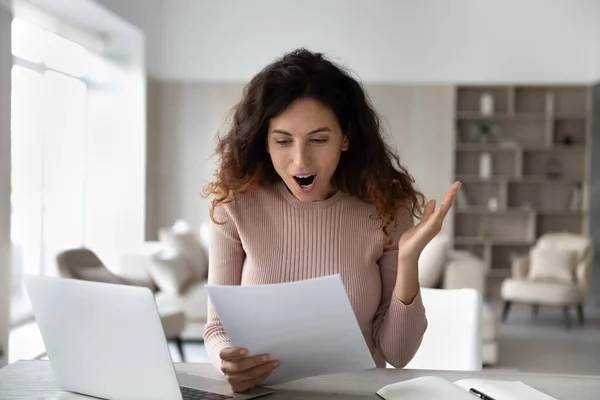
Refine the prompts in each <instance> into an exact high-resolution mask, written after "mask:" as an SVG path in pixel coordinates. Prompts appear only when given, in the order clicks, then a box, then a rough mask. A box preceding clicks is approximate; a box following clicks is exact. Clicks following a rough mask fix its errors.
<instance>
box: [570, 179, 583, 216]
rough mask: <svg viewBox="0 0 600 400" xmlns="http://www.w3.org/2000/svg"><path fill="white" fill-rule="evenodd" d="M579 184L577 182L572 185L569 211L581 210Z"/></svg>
mask: <svg viewBox="0 0 600 400" xmlns="http://www.w3.org/2000/svg"><path fill="white" fill-rule="evenodd" d="M581 199H582V193H581V184H580V183H577V184H576V185H575V186H574V187H573V191H572V192H571V204H570V205H569V209H570V210H571V211H580V210H581Z"/></svg>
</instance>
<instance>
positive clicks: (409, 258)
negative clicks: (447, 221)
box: [398, 181, 461, 265]
mask: <svg viewBox="0 0 600 400" xmlns="http://www.w3.org/2000/svg"><path fill="white" fill-rule="evenodd" d="M460 186H461V183H460V182H458V181H457V182H454V183H453V184H452V186H450V189H449V190H448V192H447V193H446V197H445V198H444V201H443V202H442V204H441V205H440V206H439V207H438V208H436V207H435V200H429V201H428V202H427V204H426V205H425V210H424V211H423V218H422V219H421V221H420V222H419V223H418V224H417V225H415V226H413V227H411V228H410V229H408V230H407V231H406V232H404V234H403V235H402V237H401V238H400V241H399V242H398V259H399V260H402V261H406V262H407V263H408V264H409V265H410V264H412V265H414V264H416V263H417V262H418V260H419V256H420V255H421V252H422V251H423V249H424V248H425V246H426V245H427V243H429V242H430V241H431V239H433V238H434V237H435V236H436V235H437V234H438V233H439V232H440V230H441V229H442V223H443V222H444V218H446V215H447V214H448V211H449V210H450V207H452V204H453V203H454V198H455V197H456V192H457V191H458V189H459V188H460Z"/></svg>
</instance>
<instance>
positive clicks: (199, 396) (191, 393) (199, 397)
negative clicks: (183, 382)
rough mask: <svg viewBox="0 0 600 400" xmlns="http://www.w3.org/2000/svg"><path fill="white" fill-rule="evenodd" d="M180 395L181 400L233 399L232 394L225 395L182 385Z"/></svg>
mask: <svg viewBox="0 0 600 400" xmlns="http://www.w3.org/2000/svg"><path fill="white" fill-rule="evenodd" d="M180 388H181V395H182V396H183V400H225V399H233V397H232V396H225V395H223V394H218V393H211V392H205V391H202V390H198V389H192V388H188V387H184V386H180Z"/></svg>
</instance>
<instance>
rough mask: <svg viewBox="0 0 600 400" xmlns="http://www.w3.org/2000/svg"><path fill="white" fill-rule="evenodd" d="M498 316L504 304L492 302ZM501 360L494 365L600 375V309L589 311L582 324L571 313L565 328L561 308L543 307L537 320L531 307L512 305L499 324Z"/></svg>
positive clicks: (532, 370) (545, 371)
mask: <svg viewBox="0 0 600 400" xmlns="http://www.w3.org/2000/svg"><path fill="white" fill-rule="evenodd" d="M493 308H494V311H495V313H496V315H497V316H500V313H501V304H500V303H494V304H493ZM498 328H499V332H498V333H499V340H498V346H499V360H498V364H497V365H496V366H495V368H499V369H512V370H518V371H521V372H541V373H559V374H581V375H600V310H598V309H596V310H586V321H585V324H584V325H583V326H581V325H579V324H578V323H577V321H576V313H575V312H573V313H572V327H571V329H570V330H567V329H566V328H565V325H564V323H563V311H562V309H560V308H552V307H546V308H544V307H540V310H539V315H538V318H537V319H536V320H533V319H532V316H531V307H529V306H526V305H517V304H515V305H513V307H512V309H511V312H510V315H509V317H508V320H507V322H506V323H500V324H499V326H498Z"/></svg>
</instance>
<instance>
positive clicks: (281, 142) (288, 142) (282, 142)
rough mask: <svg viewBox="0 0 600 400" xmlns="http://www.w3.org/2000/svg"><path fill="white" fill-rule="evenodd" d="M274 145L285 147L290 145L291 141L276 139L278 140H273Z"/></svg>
mask: <svg viewBox="0 0 600 400" xmlns="http://www.w3.org/2000/svg"><path fill="white" fill-rule="evenodd" d="M275 143H277V144H278V145H281V146H283V145H286V144H290V143H291V140H288V139H278V140H275Z"/></svg>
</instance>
